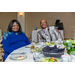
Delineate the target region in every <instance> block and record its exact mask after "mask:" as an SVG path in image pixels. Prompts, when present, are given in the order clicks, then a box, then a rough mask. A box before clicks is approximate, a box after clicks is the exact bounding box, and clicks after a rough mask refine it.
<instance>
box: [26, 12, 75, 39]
mask: <svg viewBox="0 0 75 75" xmlns="http://www.w3.org/2000/svg"><path fill="white" fill-rule="evenodd" d="M25 15H26V27H25V30H26V35H27V36H28V37H30V35H31V34H32V30H34V28H35V27H38V28H40V20H41V19H46V20H47V22H48V25H49V26H52V25H54V24H55V21H56V19H60V21H61V22H63V25H64V33H65V38H72V37H73V33H74V32H73V31H74V30H73V28H70V26H75V12H26V14H25Z"/></svg>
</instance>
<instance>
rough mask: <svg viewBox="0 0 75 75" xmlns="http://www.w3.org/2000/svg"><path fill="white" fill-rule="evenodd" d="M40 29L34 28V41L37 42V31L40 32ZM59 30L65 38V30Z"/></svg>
mask: <svg viewBox="0 0 75 75" xmlns="http://www.w3.org/2000/svg"><path fill="white" fill-rule="evenodd" d="M40 30H41V29H38V30H33V31H32V41H35V42H37V33H38V31H40ZM59 32H60V33H61V35H62V38H63V39H64V32H63V30H59Z"/></svg>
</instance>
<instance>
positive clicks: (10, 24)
mask: <svg viewBox="0 0 75 75" xmlns="http://www.w3.org/2000/svg"><path fill="white" fill-rule="evenodd" d="M14 22H16V23H17V24H18V25H19V34H20V33H22V28H21V25H20V23H19V21H17V20H15V19H14V20H12V21H11V22H10V23H9V26H8V28H7V31H9V32H12V26H13V23H14Z"/></svg>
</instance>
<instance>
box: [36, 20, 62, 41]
mask: <svg viewBox="0 0 75 75" xmlns="http://www.w3.org/2000/svg"><path fill="white" fill-rule="evenodd" d="M40 25H41V28H42V29H41V31H39V32H38V34H37V40H38V42H51V41H56V40H58V38H61V39H62V36H61V34H60V32H59V31H58V30H57V29H56V28H55V26H52V27H49V26H48V23H47V21H46V20H45V19H42V20H41V21H40Z"/></svg>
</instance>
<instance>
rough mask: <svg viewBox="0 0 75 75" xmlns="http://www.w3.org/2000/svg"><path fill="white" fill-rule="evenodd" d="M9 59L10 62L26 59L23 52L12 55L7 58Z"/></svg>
mask: <svg viewBox="0 0 75 75" xmlns="http://www.w3.org/2000/svg"><path fill="white" fill-rule="evenodd" d="M9 58H10V59H12V60H24V59H26V58H27V56H26V55H25V53H24V52H22V53H12V54H11V55H10V56H9Z"/></svg>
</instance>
